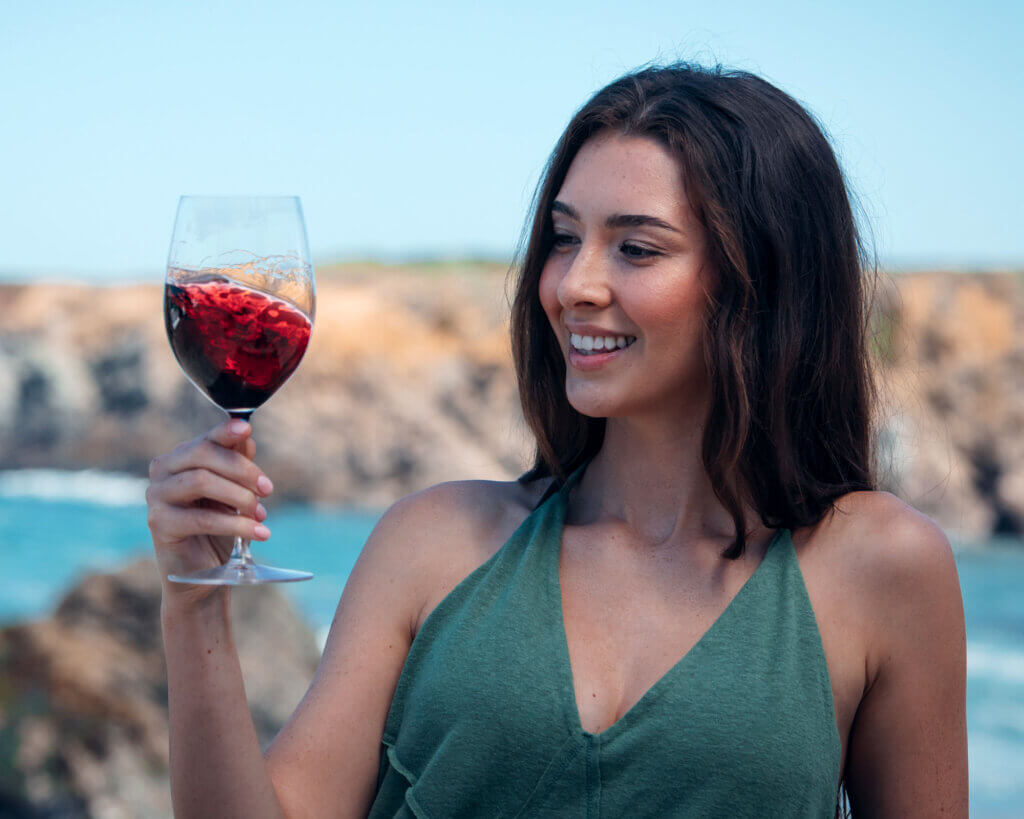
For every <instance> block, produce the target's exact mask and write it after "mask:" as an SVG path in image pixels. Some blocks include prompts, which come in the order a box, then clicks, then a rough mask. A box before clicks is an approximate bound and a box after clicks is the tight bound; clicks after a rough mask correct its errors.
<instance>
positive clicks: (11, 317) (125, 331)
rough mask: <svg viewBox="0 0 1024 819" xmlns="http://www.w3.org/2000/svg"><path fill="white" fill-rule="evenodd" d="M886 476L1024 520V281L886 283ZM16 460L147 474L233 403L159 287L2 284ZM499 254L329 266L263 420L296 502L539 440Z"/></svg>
mask: <svg viewBox="0 0 1024 819" xmlns="http://www.w3.org/2000/svg"><path fill="white" fill-rule="evenodd" d="M883 281H885V282H886V286H885V287H884V288H882V290H881V291H880V293H879V298H878V300H877V307H876V312H875V326H876V333H875V348H876V351H877V353H878V358H879V363H880V373H881V375H882V383H883V397H884V400H883V403H882V406H881V407H880V416H879V417H880V420H881V426H880V431H881V435H880V442H881V444H882V447H881V449H880V456H881V462H882V467H883V470H882V481H883V488H887V489H890V490H891V491H894V492H897V493H898V494H899V495H900V496H901V497H904V498H905V499H906V500H907V501H909V502H910V503H912V504H914V505H916V506H918V507H919V508H920V509H922V510H923V511H924V512H926V513H927V514H928V515H930V516H932V517H933V518H934V519H935V520H936V521H938V522H939V523H940V524H941V525H943V526H944V527H945V528H946V529H947V530H948V531H949V532H950V533H951V534H953V535H956V536H959V537H963V538H972V539H973V538H982V537H985V536H987V535H989V534H991V533H1007V534H1012V533H1020V532H1021V531H1022V528H1024V425H1022V421H1024V341H1022V340H1021V338H1020V336H1019V334H1018V333H1017V332H1016V330H1018V329H1019V328H1021V327H1024V278H1022V276H1021V275H1020V274H1014V273H990V274H962V273H961V274H953V273H918V274H903V275H899V276H888V277H885V278H884V279H883ZM0 303H2V305H3V309H2V310H0V469H12V468H19V467H29V466H35V467H39V466H50V467H60V468H72V469H74V468H84V467H100V468H103V469H111V470H122V471H128V472H133V473H137V474H140V475H143V474H145V472H146V468H147V465H148V463H149V460H150V459H151V458H152V456H153V455H155V454H157V453H160V452H166V451H169V450H170V449H172V448H173V447H174V446H175V445H176V444H177V443H178V442H180V441H184V440H188V439H190V438H193V437H195V436H196V435H198V434H200V433H201V432H202V431H204V430H205V429H206V428H207V427H209V426H210V425H212V424H214V423H216V422H217V421H218V420H219V418H220V417H221V414H220V412H219V411H218V410H217V409H216V408H215V407H213V406H212V405H211V404H209V402H207V401H206V399H204V398H203V397H202V396H201V395H200V394H199V393H198V391H197V390H196V389H195V388H194V387H193V386H192V385H191V384H189V383H188V382H187V381H186V380H185V378H184V377H183V376H182V374H181V371H180V370H179V369H178V367H177V364H176V363H175V361H174V359H173V357H172V356H171V353H170V349H169V346H168V343H167V339H166V337H165V335H164V329H163V321H162V314H161V304H162V290H161V287H160V286H159V285H158V284H154V285H135V286H125V287H116V288H113V287H111V288H104V287H85V286H75V285H55V284H40V285H19V286H14V285H8V286H0ZM507 314H508V303H507V299H506V293H505V270H504V268H501V267H498V266H490V267H488V266H482V265H449V266H443V265H442V266H432V267H408V268H403V267H385V266H372V265H348V266H345V267H339V268H321V269H319V270H318V293H317V316H316V324H315V327H314V332H313V339H312V342H311V344H310V348H309V351H308V353H307V355H306V359H305V360H304V361H303V363H302V365H301V366H300V367H299V369H298V371H297V373H296V375H295V376H294V377H293V378H292V380H291V381H289V383H288V384H287V385H286V386H285V387H284V388H283V389H282V390H281V392H280V393H279V394H278V395H275V396H274V397H273V398H272V399H271V400H270V402H269V403H268V404H267V405H266V406H265V407H264V408H262V409H261V410H260V411H259V412H258V413H257V414H256V416H255V417H254V421H255V426H256V439H257V441H258V444H259V447H260V450H259V453H258V455H257V457H258V459H259V460H260V462H261V464H262V465H263V466H264V468H265V469H266V470H267V472H268V474H269V475H271V477H272V478H273V479H274V481H275V483H276V485H277V487H278V491H277V493H276V497H275V502H280V500H281V499H308V500H312V501H318V502H325V503H343V504H354V505H366V506H374V507H381V506H383V505H386V504H387V503H389V502H390V501H392V500H393V499H395V498H397V497H399V496H401V495H402V494H406V493H408V492H411V491H414V490H416V489H419V488H422V487H424V486H427V485H430V484H432V483H436V482H438V481H443V480H450V479H454V478H463V477H481V478H492V479H508V478H511V477H514V476H515V475H517V474H518V473H519V472H521V471H522V470H523V469H524V467H525V464H526V459H527V454H528V452H529V440H528V436H527V434H526V432H525V430H524V427H523V424H522V421H521V418H520V413H519V404H518V398H517V395H516V390H515V384H514V381H513V378H512V371H511V362H510V356H509V352H508V328H507Z"/></svg>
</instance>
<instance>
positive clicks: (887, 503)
mask: <svg viewBox="0 0 1024 819" xmlns="http://www.w3.org/2000/svg"><path fill="white" fill-rule="evenodd" d="M828 529H829V530H830V531H829V534H828V537H827V539H828V540H829V541H831V542H832V544H833V545H834V546H835V547H836V548H834V549H833V550H832V552H833V554H834V555H835V556H836V559H837V561H838V562H839V565H838V566H837V569H838V570H839V571H840V572H841V573H842V575H843V577H844V579H846V580H847V581H849V582H851V583H852V584H853V587H854V588H855V589H856V597H857V599H858V607H860V608H861V610H862V612H863V613H864V614H865V619H866V620H867V621H868V622H871V623H874V624H876V627H877V632H876V633H875V634H874V635H873V639H872V640H871V641H870V643H871V645H873V651H872V654H873V656H872V657H870V658H869V665H870V666H872V671H873V672H875V673H877V671H878V670H879V669H880V668H881V666H882V665H884V663H885V662H886V661H887V659H888V656H889V652H890V650H891V647H892V646H893V645H894V644H896V643H900V642H902V641H903V640H905V639H906V636H907V634H906V633H907V632H909V631H913V630H915V629H919V628H922V627H925V628H926V627H927V625H926V624H924V623H923V622H922V620H923V619H924V618H929V617H930V618H932V621H933V622H934V616H935V614H936V611H935V607H936V606H939V607H940V608H944V609H946V610H948V611H947V616H946V617H945V618H944V619H945V620H946V621H947V622H948V621H949V620H950V619H951V620H952V621H956V620H957V618H958V617H959V618H961V621H962V617H963V615H962V600H961V598H960V589H959V577H958V574H957V569H956V563H955V561H954V557H953V550H952V546H951V545H950V542H949V538H948V537H947V536H946V534H945V532H944V531H943V530H942V528H941V527H940V526H939V525H938V524H936V523H935V521H933V520H932V519H931V518H929V517H928V516H927V515H926V514H924V513H923V512H921V511H920V510H918V509H916V508H914V507H913V506H911V505H910V504H909V503H907V502H906V501H904V500H902V499H901V498H899V497H897V496H896V495H894V494H892V493H890V492H882V491H863V492H852V493H849V494H847V495H844V496H843V497H842V498H840V499H839V500H837V501H836V504H835V508H834V511H833V513H832V514H831V516H830V519H829V522H828ZM896 632H900V633H896ZM922 636H923V635H922ZM871 676H874V674H872V675H871Z"/></svg>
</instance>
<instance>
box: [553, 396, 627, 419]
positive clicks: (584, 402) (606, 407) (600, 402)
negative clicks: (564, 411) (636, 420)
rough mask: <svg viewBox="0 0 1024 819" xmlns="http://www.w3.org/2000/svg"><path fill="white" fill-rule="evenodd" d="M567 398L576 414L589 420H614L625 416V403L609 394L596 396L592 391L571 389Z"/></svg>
mask: <svg viewBox="0 0 1024 819" xmlns="http://www.w3.org/2000/svg"><path fill="white" fill-rule="evenodd" d="M566 397H567V398H568V399H569V404H570V406H571V407H572V408H573V409H574V410H576V412H578V413H579V414H580V415H586V416H587V417H588V418H613V417H615V416H618V415H623V414H625V413H624V412H623V410H624V409H625V406H624V404H623V402H622V401H621V400H617V399H615V398H614V397H613V396H609V395H607V394H605V395H595V394H593V392H592V391H590V390H572V389H570V390H568V391H567V392H566Z"/></svg>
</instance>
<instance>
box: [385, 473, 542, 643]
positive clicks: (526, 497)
mask: <svg viewBox="0 0 1024 819" xmlns="http://www.w3.org/2000/svg"><path fill="white" fill-rule="evenodd" d="M549 482H550V479H542V480H537V481H532V482H530V483H526V484H524V483H520V482H518V481H487V480H462V481H449V482H445V483H440V484H435V485H433V486H430V487H427V488H426V489H422V490H420V491H418V492H415V493H413V494H411V495H407V496H405V497H404V498H402V499H401V500H399V501H397V502H396V503H395V504H394V505H393V506H392V507H391V508H390V509H389V510H388V511H387V512H386V513H385V514H384V516H383V517H382V518H381V521H380V522H379V523H378V527H379V528H383V529H385V530H386V531H387V535H386V537H385V538H384V540H386V542H387V543H388V544H391V545H392V547H393V548H395V551H394V553H393V554H391V555H390V558H389V560H388V562H389V563H390V564H392V565H395V566H400V567H401V568H400V569H398V571H400V572H401V574H403V575H405V576H406V578H407V579H408V581H409V583H410V586H412V587H413V588H410V593H411V594H412V595H413V596H414V598H415V599H416V600H417V603H418V606H417V608H418V611H417V613H416V614H415V615H414V617H413V631H414V632H416V631H418V626H419V624H421V623H422V621H423V620H424V619H425V618H426V615H427V614H429V613H430V611H431V610H432V609H433V607H434V606H435V605H436V604H437V603H438V602H440V600H441V599H443V598H444V596H445V595H446V594H447V593H448V592H449V591H450V590H451V589H452V588H454V587H455V586H456V585H457V584H458V583H459V582H460V581H461V580H462V579H463V578H465V577H466V576H467V575H469V574H470V573H471V572H472V571H473V570H474V569H476V568H477V567H478V566H480V565H481V564H483V563H484V562H486V561H487V560H488V559H489V558H491V557H492V556H493V555H494V553H495V552H497V551H498V549H500V548H501V546H502V545H503V544H504V543H505V542H506V541H507V540H508V539H509V537H511V536H512V534H513V532H515V530H516V529H517V528H518V527H519V526H520V524H522V522H523V521H524V520H525V519H526V517H527V516H528V515H529V514H530V512H531V511H532V509H533V508H534V506H535V505H536V503H537V501H538V500H540V498H541V496H542V495H543V493H544V489H545V488H546V486H547V484H548V483H549Z"/></svg>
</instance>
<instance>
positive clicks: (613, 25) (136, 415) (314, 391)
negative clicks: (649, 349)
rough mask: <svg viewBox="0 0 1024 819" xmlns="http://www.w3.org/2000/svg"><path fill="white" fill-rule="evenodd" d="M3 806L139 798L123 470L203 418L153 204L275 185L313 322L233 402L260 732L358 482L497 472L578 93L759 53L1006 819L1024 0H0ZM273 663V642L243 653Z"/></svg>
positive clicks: (1023, 651)
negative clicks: (838, 260)
mask: <svg viewBox="0 0 1024 819" xmlns="http://www.w3.org/2000/svg"><path fill="white" fill-rule="evenodd" d="M0 7H2V13H0V123H2V127H0V157H2V159H0V191H2V192H3V195H2V196H0V550H2V551H0V554H2V555H3V562H2V564H0V565H2V569H3V571H2V572H0V815H3V816H8V815H10V816H26V817H27V816H96V817H122V816H124V817H129V816H132V817H134V816H167V815H169V814H170V803H169V793H168V786H167V747H166V746H167V726H166V682H165V676H164V668H163V660H162V651H161V647H160V642H159V640H160V637H159V627H158V622H157V616H158V610H159V584H158V581H157V579H156V575H155V570H154V568H153V566H152V564H151V563H148V562H146V561H147V559H148V553H149V550H150V548H151V547H150V545H149V539H148V532H147V529H146V521H145V507H144V500H143V493H144V491H145V486H146V480H145V473H146V469H147V466H148V463H149V460H150V459H151V458H152V457H153V456H154V455H156V454H158V453H161V452H166V451H169V450H170V449H171V448H173V447H174V446H175V445H176V444H178V443H180V442H182V441H185V440H189V439H191V438H193V437H195V436H196V435H199V434H200V433H202V432H203V431H204V430H205V429H207V428H208V427H209V426H211V425H212V424H214V423H216V422H217V421H218V420H219V418H220V413H219V411H218V410H216V408H214V407H213V406H212V405H210V404H209V403H208V402H207V401H206V400H205V399H204V398H202V397H201V396H200V395H199V393H198V392H197V391H196V390H195V389H194V388H193V387H192V385H191V384H189V383H188V382H187V381H186V380H185V378H184V376H183V375H182V373H181V371H180V370H179V368H178V366H177V364H176V363H175V361H174V359H173V357H172V355H171V352H170V349H169V346H168V344H167V339H166V336H165V334H164V329H163V319H162V309H161V303H162V302H161V299H162V281H163V275H164V263H165V260H166V254H167V248H168V242H169V239H170V233H171V229H172V226H173V219H174V212H175V207H176V204H177V200H178V197H179V196H180V195H181V194H287V195H299V196H301V197H302V201H303V206H304V208H305V213H306V220H307V225H308V229H309V235H310V244H311V247H312V249H313V254H314V257H315V261H316V274H317V289H318V303H317V320H316V326H315V329H314V333H313V338H312V342H311V344H310V348H309V351H308V353H307V355H306V358H305V360H304V361H303V364H302V366H301V367H300V368H299V370H298V372H297V373H296V375H295V377H294V378H293V379H292V380H291V381H289V383H288V384H287V385H286V386H285V387H284V388H283V389H282V390H281V392H280V393H279V394H278V395H276V396H274V398H273V399H272V400H271V401H270V402H269V403H268V404H267V405H266V407H264V408H263V409H261V410H260V412H259V413H257V415H256V416H255V419H254V420H255V429H256V432H255V437H256V439H257V441H258V443H259V460H260V462H261V464H262V465H263V466H264V468H265V470H266V471H267V473H268V474H269V475H270V476H271V477H272V478H273V479H274V482H275V485H276V487H277V491H276V492H275V493H274V496H273V497H272V498H271V499H270V503H269V504H268V508H269V511H270V520H269V523H270V524H271V525H272V528H273V531H274V537H273V538H272V540H271V541H270V542H269V543H267V544H265V545H263V544H261V545H260V547H259V556H261V557H263V558H264V559H265V560H266V561H267V562H270V563H277V564H279V565H287V566H291V567H295V568H305V569H309V570H311V571H313V572H315V573H316V579H315V580H314V581H312V582H310V583H304V584H297V585H296V586H294V587H289V588H285V589H283V590H277V589H269V590H265V589H261V590H258V591H254V592H248V591H247V592H245V593H244V594H236V595H235V603H234V605H236V606H237V607H238V610H237V611H236V622H237V623H238V635H237V639H238V642H239V650H240V654H241V655H242V661H243V666H244V669H245V673H246V682H247V692H248V694H249V698H250V700H251V703H252V709H253V715H254V719H255V721H256V724H257V728H258V730H259V732H260V735H261V738H262V740H263V741H264V742H267V741H269V739H270V738H271V737H272V736H273V734H274V732H275V731H276V730H277V729H278V727H279V726H280V725H281V723H282V721H283V720H284V719H286V718H287V716H288V714H289V713H290V712H291V709H292V708H293V707H294V705H295V704H296V702H297V701H298V699H299V697H301V695H302V693H303V692H304V690H305V687H306V685H307V684H308V682H309V679H310V678H311V676H312V673H313V670H314V668H315V665H316V662H317V658H318V654H319V649H320V646H321V645H322V641H323V638H324V635H325V633H326V629H327V627H328V626H329V624H330V620H331V617H332V614H333V611H334V607H335V605H336V603H337V600H338V597H339V596H340V593H341V589H342V587H343V585H344V582H345V579H346V577H347V574H348V572H349V570H350V569H351V566H352V564H353V562H354V560H355V557H356V555H357V554H358V552H359V549H360V548H361V546H362V543H363V541H364V539H365V537H366V536H367V534H368V533H369V531H370V529H371V528H372V526H373V524H374V522H375V520H376V519H377V517H378V516H379V515H380V513H381V512H382V510H383V509H384V508H386V506H387V505H389V504H390V503H391V502H392V501H393V500H395V499H397V498H398V497H400V496H402V495H404V494H407V493H409V492H412V491H415V490H417V489H420V488H423V487H425V486H428V485H430V484H433V483H436V482H438V481H442V480H450V479H458V478H467V477H478V478H493V479H506V480H507V479H510V478H514V477H515V476H516V475H518V474H520V473H521V472H522V471H524V469H525V467H526V464H527V456H528V452H529V439H528V437H527V435H526V433H525V431H524V429H523V426H522V423H521V419H520V416H519V409H518V398H517V395H516V391H515V385H514V383H513V379H512V371H511V366H510V359H509V354H508V343H507V312H508V303H507V294H506V273H507V271H508V266H509V262H510V260H511V257H512V252H513V250H514V247H515V245H516V242H517V240H518V238H519V235H520V231H521V228H522V225H523V222H524V219H525V218H526V216H527V213H528V209H529V202H530V198H531V196H532V193H533V189H534V186H535V184H536V182H537V179H538V177H539V174H540V172H541V170H542V168H543V165H544V162H545V161H546V159H547V156H548V153H549V152H550V151H551V149H552V148H553V146H554V143H555V140H556V139H557V137H558V135H559V134H560V132H561V130H562V129H563V128H564V126H565V125H566V123H567V122H568V120H569V118H570V117H571V115H572V113H573V112H574V111H575V109H576V108H578V107H579V106H580V105H581V104H582V103H583V102H584V101H585V100H586V98H587V97H588V96H589V95H590V94H592V93H593V92H594V91H595V90H597V89H598V88H600V87H601V86H603V85H604V84H605V83H607V82H609V81H610V80H612V79H613V78H615V77H616V76H618V75H619V74H621V73H623V72H624V71H627V70H629V69H632V68H635V67H638V66H639V65H641V64H644V63H646V62H649V61H652V60H658V61H668V60H673V59H686V60H694V61H697V62H702V63H705V64H707V63H713V62H716V61H718V62H722V63H724V64H725V65H727V66H730V67H734V68H740V69H746V70H750V71H754V72H756V73H758V74H760V75H762V76H764V77H765V78H767V79H768V80H770V81H771V82H773V83H775V84H776V85H778V86H779V87H781V88H782V89H783V90H785V91H787V92H788V93H790V94H791V95H793V96H794V97H795V98H796V99H798V100H799V101H800V102H801V103H802V104H804V105H805V106H806V107H807V108H808V109H809V110H810V111H811V112H812V113H813V114H814V115H815V117H816V118H817V119H818V121H819V122H820V123H821V125H822V126H823V128H824V129H825V130H826V131H827V133H828V134H829V135H830V137H831V139H832V141H833V144H834V146H835V148H836V151H837V153H838V155H839V157H840V161H841V163H842V165H843V167H844V170H845V172H846V175H847V178H848V180H849V183H850V187H851V192H852V194H853V196H854V200H855V204H856V206H857V209H858V214H859V218H860V222H861V228H862V230H863V231H864V234H865V236H866V238H867V239H868V241H869V243H870V244H871V246H872V247H873V249H874V250H875V252H876V253H877V256H878V259H879V263H880V268H881V271H882V276H881V283H880V289H879V294H878V298H877V300H876V308H875V328H876V332H875V344H874V351H875V354H876V356H877V361H878V364H879V367H880V372H881V375H882V379H883V397H882V403H881V405H880V407H879V419H880V437H879V441H880V452H879V455H880V461H881V463H882V465H883V469H882V476H881V479H882V483H883V488H885V489H887V490H888V491H892V492H894V493H896V494H898V495H899V496H900V497H902V498H903V499H905V500H906V501H908V502H909V503H911V504H913V505H915V506H916V507H918V508H919V509H921V510H922V511H924V512H925V513H926V514H928V515H929V516H931V517H932V518H933V519H934V520H935V521H937V522H938V523H939V524H940V525H941V526H942V527H943V528H944V530H945V531H946V532H947V533H948V534H949V536H950V539H951V541H952V542H953V544H954V547H955V549H956V555H957V562H958V566H959V569H960V578H961V584H962V588H963V593H964V605H965V611H966V616H967V629H968V675H969V678H968V726H969V743H970V745H969V752H970V774H971V815H972V816H978V817H1004V816H1005V817H1009V816H1019V815H1022V814H1024V598H1022V595H1021V594H1020V589H1021V588H1022V586H1021V584H1022V583H1024V540H1022V533H1024V342H1022V340H1021V338H1020V332H1019V331H1020V329H1021V328H1022V327H1024V230H1022V224H1024V200H1022V197H1021V194H1020V191H1021V190H1022V189H1024V169H1022V168H1024V166H1022V163H1021V162H1020V159H1019V146H1018V143H1019V133H1020V132H1021V130H1022V128H1024V116H1022V107H1021V105H1020V104H1019V101H1020V99H1021V98H1022V92H1024V81H1022V80H1021V77H1022V76H1024V57H1022V52H1021V50H1020V49H1019V47H1018V44H1019V41H1020V38H1021V35H1022V34H1024V10H1022V7H1021V5H1020V4H1019V3H1011V2H997V1H996V0H987V1H983V2H975V3H971V4H967V3H966V2H962V3H951V2H940V3H923V2H920V3H918V2H904V3H900V4H891V3H881V2H873V1H872V2H863V3H859V4H857V5H856V7H851V6H849V5H848V4H847V5H840V4H813V5H812V4H802V3H796V2H782V3H776V4H771V5H770V6H766V5H765V4H761V3H755V2H753V0H742V1H740V2H731V3H730V2H722V3H717V4H696V3H691V4H687V3H679V2H671V3H670V2H649V3H643V2H641V3H635V4H630V5H627V4H623V3H605V2H588V3H579V2H563V3H558V4H548V3H540V2H532V1H531V2H523V1H521V2H517V3H515V4H511V3H502V4H470V3H454V2H453V3H433V4H418V3H387V2H383V3H376V4H352V3H327V2H302V1H301V0H299V1H298V2H292V3H290V4H287V5H286V4H282V3H264V2H259V1H258V0H255V1H254V0H250V2H246V3H241V2H239V3H217V2H214V3H209V2H204V3H198V2H196V3H193V2H188V0H179V2H175V3H173V4H172V3H159V2H158V3H150V4H145V5H143V4H138V3H128V2H93V0H80V1H79V2H75V3H71V2H63V3H62V2H46V3H38V4H14V3H10V2H7V3H2V4H0ZM268 658H273V666H272V667H273V672H271V670H270V669H271V665H270V662H269V659H268Z"/></svg>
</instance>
